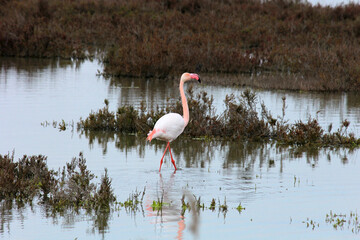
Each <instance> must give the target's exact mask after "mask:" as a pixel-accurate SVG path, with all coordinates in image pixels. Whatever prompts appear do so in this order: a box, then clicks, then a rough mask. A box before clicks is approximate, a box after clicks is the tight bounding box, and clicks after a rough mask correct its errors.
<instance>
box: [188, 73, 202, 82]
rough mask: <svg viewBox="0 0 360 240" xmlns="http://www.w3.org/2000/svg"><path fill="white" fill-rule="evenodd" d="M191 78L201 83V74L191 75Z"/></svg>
mask: <svg viewBox="0 0 360 240" xmlns="http://www.w3.org/2000/svg"><path fill="white" fill-rule="evenodd" d="M190 77H191V78H192V79H196V80H197V81H198V82H199V83H201V80H200V76H199V74H196V73H190Z"/></svg>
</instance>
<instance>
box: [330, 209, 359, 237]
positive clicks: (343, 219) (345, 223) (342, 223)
mask: <svg viewBox="0 0 360 240" xmlns="http://www.w3.org/2000/svg"><path fill="white" fill-rule="evenodd" d="M325 222H326V223H328V224H332V226H333V227H334V229H336V230H343V229H344V228H346V227H347V228H348V229H350V230H351V232H352V233H355V234H358V233H360V220H359V215H358V214H357V212H352V211H350V213H349V214H341V213H340V214H336V213H333V212H332V211H330V213H329V214H326V219H325Z"/></svg>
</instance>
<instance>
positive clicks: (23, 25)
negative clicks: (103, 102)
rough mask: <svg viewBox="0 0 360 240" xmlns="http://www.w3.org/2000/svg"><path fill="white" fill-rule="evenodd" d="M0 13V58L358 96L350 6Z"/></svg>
mask: <svg viewBox="0 0 360 240" xmlns="http://www.w3.org/2000/svg"><path fill="white" fill-rule="evenodd" d="M0 9H1V10H0V22H1V24H0V32H1V33H2V34H0V55H1V56H20V57H40V58H56V57H60V58H68V59H70V58H73V59H85V58H93V57H94V56H96V55H97V56H99V57H98V58H99V59H100V60H101V61H102V62H103V63H104V71H103V73H102V74H103V75H105V76H131V77H141V78H144V77H146V78H170V77H171V78H173V77H174V76H178V75H179V74H181V72H184V71H193V72H199V73H200V74H201V73H231V74H237V75H241V74H245V75H247V76H257V77H256V78H255V77H254V78H253V80H252V81H241V80H239V79H236V78H235V79H233V80H229V79H228V80H226V84H229V85H246V86H254V87H260V88H273V89H290V90H315V91H357V90H359V89H360V69H359V65H358V63H359V62H360V58H359V56H360V52H359V51H360V47H359V42H360V5H359V4H356V3H350V4H347V5H339V6H336V7H328V6H327V7H322V6H320V5H316V6H313V5H311V4H309V3H305V2H302V1H292V0H285V1H282V0H281V1H279V0H271V1H258V0H249V1H241V2H239V1H227V2H223V1H208V0H197V1H180V2H178V1H146V2H145V3H143V2H140V1H135V0H133V1H112V0H103V1H95V0H84V1H50V2H48V1H45V0H26V1H1V2H0ZM214 9H216V10H214ZM204 19H206V21H204ZM194 56H196V57H194ZM269 73H270V76H269ZM271 75H272V76H271ZM214 83H216V81H214Z"/></svg>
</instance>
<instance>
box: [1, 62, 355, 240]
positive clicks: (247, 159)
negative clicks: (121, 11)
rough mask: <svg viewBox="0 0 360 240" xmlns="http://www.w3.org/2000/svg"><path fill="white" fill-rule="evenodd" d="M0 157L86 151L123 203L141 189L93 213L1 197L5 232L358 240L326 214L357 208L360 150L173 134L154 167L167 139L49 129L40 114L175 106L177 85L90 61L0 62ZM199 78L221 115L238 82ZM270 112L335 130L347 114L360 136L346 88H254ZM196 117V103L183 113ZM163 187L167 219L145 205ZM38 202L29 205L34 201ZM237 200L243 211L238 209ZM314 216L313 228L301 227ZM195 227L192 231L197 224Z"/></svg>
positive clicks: (67, 155)
mask: <svg viewBox="0 0 360 240" xmlns="http://www.w3.org/2000/svg"><path fill="white" fill-rule="evenodd" d="M0 69H1V72H0V116H1V117H0V154H6V153H7V152H9V151H10V152H11V151H13V150H14V151H15V156H16V158H18V157H21V156H22V155H23V154H27V155H33V154H36V155H37V154H43V155H46V156H48V165H49V167H50V168H52V169H58V168H59V167H62V166H64V165H65V163H66V162H69V161H70V160H71V158H73V157H76V156H78V154H79V152H80V151H82V152H83V153H84V156H85V158H86V159H87V163H88V167H89V169H90V170H91V171H92V172H93V173H94V174H95V175H97V176H101V174H103V173H104V168H107V169H108V170H109V176H110V177H111V178H112V186H113V188H114V192H115V195H116V196H117V199H118V201H125V200H126V199H127V197H128V196H129V194H131V193H134V192H135V191H142V190H143V189H144V188H146V194H145V197H144V202H143V204H142V208H141V209H139V211H137V212H135V213H134V212H127V211H126V210H125V209H121V210H120V211H115V212H112V213H111V214H109V215H108V216H100V217H97V216H95V215H91V214H90V215H89V214H86V213H84V212H80V213H79V214H76V213H71V212H69V213H67V214H64V215H62V216H61V215H55V216H51V214H49V212H48V211H47V210H46V209H45V208H44V207H41V206H39V205H37V204H34V205H33V206H32V207H30V206H25V207H20V208H17V207H16V206H14V207H13V208H10V209H9V208H7V207H6V206H5V204H4V203H1V216H0V222H1V224H0V235H1V239H47V238H49V236H51V238H52V239H75V238H78V239H99V238H103V239H119V238H120V239H193V238H196V237H197V238H198V239H219V238H225V239H234V238H236V239H238V238H239V236H241V237H242V238H244V239H275V238H276V239H279V238H280V239H282V238H285V239H354V238H359V234H355V233H352V231H351V230H352V228H353V226H352V225H344V227H343V229H337V230H336V229H334V228H333V226H332V225H331V224H328V223H326V222H325V219H326V214H328V213H330V211H333V212H334V213H338V214H339V213H343V214H347V215H348V214H349V213H350V211H353V212H355V211H359V202H360V189H359V187H358V182H359V181H360V175H359V174H358V173H359V171H360V164H359V161H358V160H357V159H358V158H359V151H358V150H354V151H349V150H346V149H321V150H312V151H308V150H306V151H304V150H300V149H294V148H281V147H276V146H275V145H273V144H250V143H242V142H223V141H200V140H191V139H185V138H183V137H179V139H177V140H176V141H174V142H173V143H172V152H173V154H174V158H175V159H176V163H177V166H178V167H179V168H180V169H181V170H179V171H177V172H176V173H174V171H173V168H172V164H171V162H170V161H169V160H170V159H169V156H167V157H166V160H165V161H166V162H165V163H164V165H163V167H162V171H161V173H159V172H158V167H159V161H160V158H161V156H162V153H163V150H164V148H165V144H164V143H162V142H157V141H153V142H152V143H151V144H149V143H146V142H145V139H144V136H134V135H124V134H115V133H110V134H90V135H85V134H80V133H78V132H77V131H76V129H71V127H69V128H68V130H66V131H61V132H60V131H59V129H58V128H53V127H52V126H48V127H44V126H42V125H41V123H43V122H44V121H49V122H52V121H53V120H55V121H60V120H62V119H64V120H65V121H66V122H71V121H74V123H75V124H76V122H77V121H78V120H79V118H80V117H83V118H84V117H86V116H87V115H88V114H89V112H90V111H92V110H93V111H96V110H97V109H99V108H101V107H103V106H104V104H103V100H104V99H105V98H106V99H109V101H110V109H111V110H115V109H116V108H117V107H118V106H120V105H122V104H131V105H134V106H135V107H138V106H139V105H140V102H141V101H145V102H146V104H147V106H148V107H154V108H155V107H156V106H157V105H159V106H160V107H161V106H164V105H165V104H166V103H167V102H169V101H170V102H172V101H178V98H179V93H178V83H177V80H174V81H165V82H164V81H161V80H141V79H120V80H115V79H112V80H109V79H104V78H102V77H97V76H96V73H97V70H98V69H99V70H100V71H101V69H102V67H101V65H100V64H98V63H97V62H96V61H93V62H91V61H85V62H82V63H76V62H71V61H58V60H50V61H49V60H36V59H13V58H2V59H1V60H0ZM202 80H203V83H204V84H201V85H194V89H195V90H196V91H197V92H199V91H206V92H208V93H209V94H210V95H213V96H214V99H215V102H214V103H215V106H216V110H217V112H218V113H221V112H222V111H223V109H224V104H223V100H224V98H225V95H226V94H230V93H234V94H235V95H238V94H240V93H241V92H242V91H243V88H237V87H217V86H209V85H207V84H206V79H204V78H203V79H202ZM255 91H256V92H257V94H258V98H259V99H258V102H259V103H260V102H262V101H263V102H264V103H265V104H266V106H267V107H268V108H269V109H270V110H271V112H272V114H273V115H274V116H278V115H279V116H281V115H282V100H281V99H282V97H283V96H285V97H286V103H287V109H286V115H285V117H286V118H287V119H289V122H296V121H298V120H300V119H301V120H303V121H305V120H306V119H307V118H308V117H309V116H312V117H317V119H318V120H319V122H320V124H321V126H323V127H324V128H326V127H327V126H328V125H329V124H330V123H332V124H333V126H334V127H333V128H334V129H336V128H337V127H339V126H340V125H341V122H342V121H343V120H345V119H348V120H349V121H350V122H351V125H350V130H351V131H353V132H355V134H357V135H359V129H360V128H359V124H360V123H359V117H358V116H360V115H359V114H360V113H359V111H360V99H359V96H357V95H356V94H351V93H327V94H322V93H308V92H305V93H304V92H284V91H265V90H255ZM190 112H191V109H190ZM162 194H164V201H165V202H166V203H169V205H167V206H165V207H164V210H163V212H162V214H160V213H158V212H157V211H153V210H152V208H151V206H150V205H151V203H152V201H153V200H157V198H158V197H159V196H161V195H162ZM183 194H186V196H187V197H186V201H190V198H191V195H193V194H194V195H195V196H196V197H201V202H203V203H204V205H205V206H206V208H205V209H204V210H200V214H199V216H198V217H194V216H193V215H192V212H191V211H190V212H188V211H186V212H185V214H184V217H182V216H181V198H182V195H183ZM213 198H214V199H216V202H217V203H218V201H220V202H221V204H223V203H224V201H225V198H226V204H227V205H228V211H227V212H226V213H224V212H221V211H218V209H216V210H215V211H211V210H210V209H208V207H209V206H210V203H211V200H212V199H213ZM35 203H36V202H35ZM239 203H241V205H242V206H244V207H245V208H246V209H245V210H244V211H242V212H241V213H239V212H238V211H237V210H236V209H235V208H236V207H237V206H238V205H239ZM310 220H312V221H315V222H316V223H318V224H319V226H317V225H316V227H315V228H314V229H312V227H311V226H310V227H308V226H307V222H310ZM192 229H195V230H194V231H193V230H192Z"/></svg>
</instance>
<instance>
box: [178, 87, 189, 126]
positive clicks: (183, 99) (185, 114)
mask: <svg viewBox="0 0 360 240" xmlns="http://www.w3.org/2000/svg"><path fill="white" fill-rule="evenodd" d="M179 88H180V96H181V103H182V106H183V118H184V122H185V127H186V125H187V124H188V123H189V107H188V104H187V101H186V96H185V93H184V81H182V80H181V81H180V87H179Z"/></svg>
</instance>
